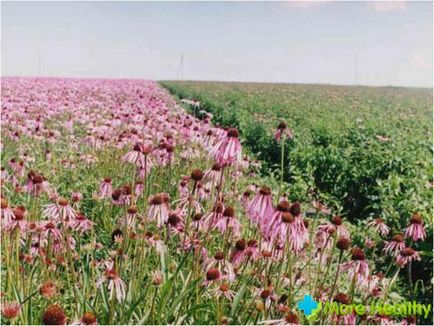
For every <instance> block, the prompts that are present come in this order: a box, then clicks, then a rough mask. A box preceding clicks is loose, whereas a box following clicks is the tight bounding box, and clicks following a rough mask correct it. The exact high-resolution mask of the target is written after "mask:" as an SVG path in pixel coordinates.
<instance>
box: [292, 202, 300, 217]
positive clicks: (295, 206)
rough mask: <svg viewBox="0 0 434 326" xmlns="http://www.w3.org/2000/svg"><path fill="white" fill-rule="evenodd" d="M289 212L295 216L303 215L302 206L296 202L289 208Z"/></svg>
mask: <svg viewBox="0 0 434 326" xmlns="http://www.w3.org/2000/svg"><path fill="white" fill-rule="evenodd" d="M289 212H290V213H291V214H292V215H294V216H298V215H300V214H301V206H300V203H299V202H295V203H294V204H292V205H291V207H290V208H289Z"/></svg>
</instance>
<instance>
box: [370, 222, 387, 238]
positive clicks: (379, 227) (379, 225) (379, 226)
mask: <svg viewBox="0 0 434 326" xmlns="http://www.w3.org/2000/svg"><path fill="white" fill-rule="evenodd" d="M367 226H368V227H372V228H373V229H374V230H375V231H377V232H378V233H379V234H380V235H382V236H385V235H388V234H389V231H390V228H389V227H388V226H387V225H386V223H384V222H383V220H382V219H380V218H377V219H375V220H372V221H370V222H369V223H368V224H367Z"/></svg>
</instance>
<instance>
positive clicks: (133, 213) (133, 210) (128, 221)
mask: <svg viewBox="0 0 434 326" xmlns="http://www.w3.org/2000/svg"><path fill="white" fill-rule="evenodd" d="M138 219H140V215H139V214H137V207H136V206H130V207H128V208H127V214H126V215H125V216H124V217H123V218H122V219H121V222H122V224H123V225H125V226H126V227H127V228H134V226H135V224H136V221H137V220H138Z"/></svg>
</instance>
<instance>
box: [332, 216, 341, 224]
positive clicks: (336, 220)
mask: <svg viewBox="0 0 434 326" xmlns="http://www.w3.org/2000/svg"><path fill="white" fill-rule="evenodd" d="M332 223H333V224H334V225H341V224H342V217H340V216H333V217H332Z"/></svg>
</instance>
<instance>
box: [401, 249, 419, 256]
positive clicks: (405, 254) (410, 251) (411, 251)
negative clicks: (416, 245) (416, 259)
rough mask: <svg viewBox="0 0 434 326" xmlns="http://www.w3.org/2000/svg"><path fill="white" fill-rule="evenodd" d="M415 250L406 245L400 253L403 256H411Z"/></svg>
mask: <svg viewBox="0 0 434 326" xmlns="http://www.w3.org/2000/svg"><path fill="white" fill-rule="evenodd" d="M415 252H416V250H414V249H413V248H411V247H407V248H405V249H404V250H403V251H402V255H403V256H405V257H409V256H413V255H414V254H415Z"/></svg>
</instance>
